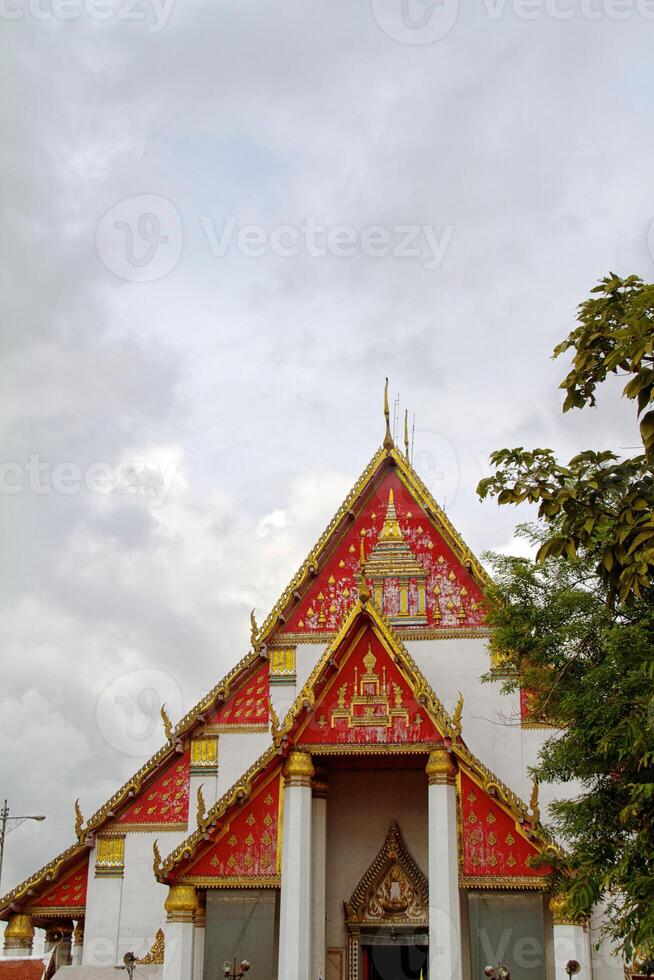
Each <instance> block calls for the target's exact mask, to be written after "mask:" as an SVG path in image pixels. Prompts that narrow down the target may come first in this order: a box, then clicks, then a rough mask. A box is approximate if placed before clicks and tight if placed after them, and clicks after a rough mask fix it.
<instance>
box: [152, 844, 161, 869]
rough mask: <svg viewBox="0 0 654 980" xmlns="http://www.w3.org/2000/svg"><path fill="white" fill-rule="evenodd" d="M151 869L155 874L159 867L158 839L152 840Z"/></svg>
mask: <svg viewBox="0 0 654 980" xmlns="http://www.w3.org/2000/svg"><path fill="white" fill-rule="evenodd" d="M152 859H153V860H152V870H153V871H154V873H155V875H156V874H157V872H158V870H159V868H160V867H161V851H160V850H159V841H158V840H154V841H152Z"/></svg>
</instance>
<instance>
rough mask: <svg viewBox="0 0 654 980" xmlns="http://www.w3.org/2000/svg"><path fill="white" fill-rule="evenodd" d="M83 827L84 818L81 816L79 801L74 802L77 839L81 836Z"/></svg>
mask: <svg viewBox="0 0 654 980" xmlns="http://www.w3.org/2000/svg"><path fill="white" fill-rule="evenodd" d="M83 826H84V817H83V816H82V811H81V809H80V805H79V800H75V833H76V835H77V837H78V838H80V837H81V836H82V827H83Z"/></svg>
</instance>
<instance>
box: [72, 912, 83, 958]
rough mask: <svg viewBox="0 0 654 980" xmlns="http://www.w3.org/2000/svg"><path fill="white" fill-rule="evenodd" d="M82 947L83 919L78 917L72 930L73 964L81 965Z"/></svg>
mask: <svg viewBox="0 0 654 980" xmlns="http://www.w3.org/2000/svg"><path fill="white" fill-rule="evenodd" d="M83 948H84V920H83V919H80V920H79V921H78V923H77V925H76V926H75V930H74V932H73V966H81V965H82V950H83Z"/></svg>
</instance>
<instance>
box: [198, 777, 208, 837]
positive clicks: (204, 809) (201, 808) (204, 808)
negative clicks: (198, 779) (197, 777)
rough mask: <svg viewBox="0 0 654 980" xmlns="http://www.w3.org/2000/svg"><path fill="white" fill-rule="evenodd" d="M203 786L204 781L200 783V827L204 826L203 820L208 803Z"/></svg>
mask: <svg viewBox="0 0 654 980" xmlns="http://www.w3.org/2000/svg"><path fill="white" fill-rule="evenodd" d="M203 786H204V783H200V785H199V786H198V813H197V818H198V827H201V826H202V821H203V820H204V816H205V814H206V812H207V805H206V803H205V802H204V794H203V793H202V787H203Z"/></svg>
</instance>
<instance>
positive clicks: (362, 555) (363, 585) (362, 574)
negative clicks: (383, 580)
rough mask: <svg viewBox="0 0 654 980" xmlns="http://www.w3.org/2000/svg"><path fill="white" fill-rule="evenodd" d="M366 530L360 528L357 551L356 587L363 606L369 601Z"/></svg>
mask: <svg viewBox="0 0 654 980" xmlns="http://www.w3.org/2000/svg"><path fill="white" fill-rule="evenodd" d="M365 542H366V530H365V528H363V527H362V528H361V545H360V550H359V574H358V576H357V579H358V581H357V586H358V593H359V602H360V603H361V604H362V605H363V606H365V604H366V603H367V602H368V601H369V600H370V589H369V588H368V583H367V582H366V545H365Z"/></svg>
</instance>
